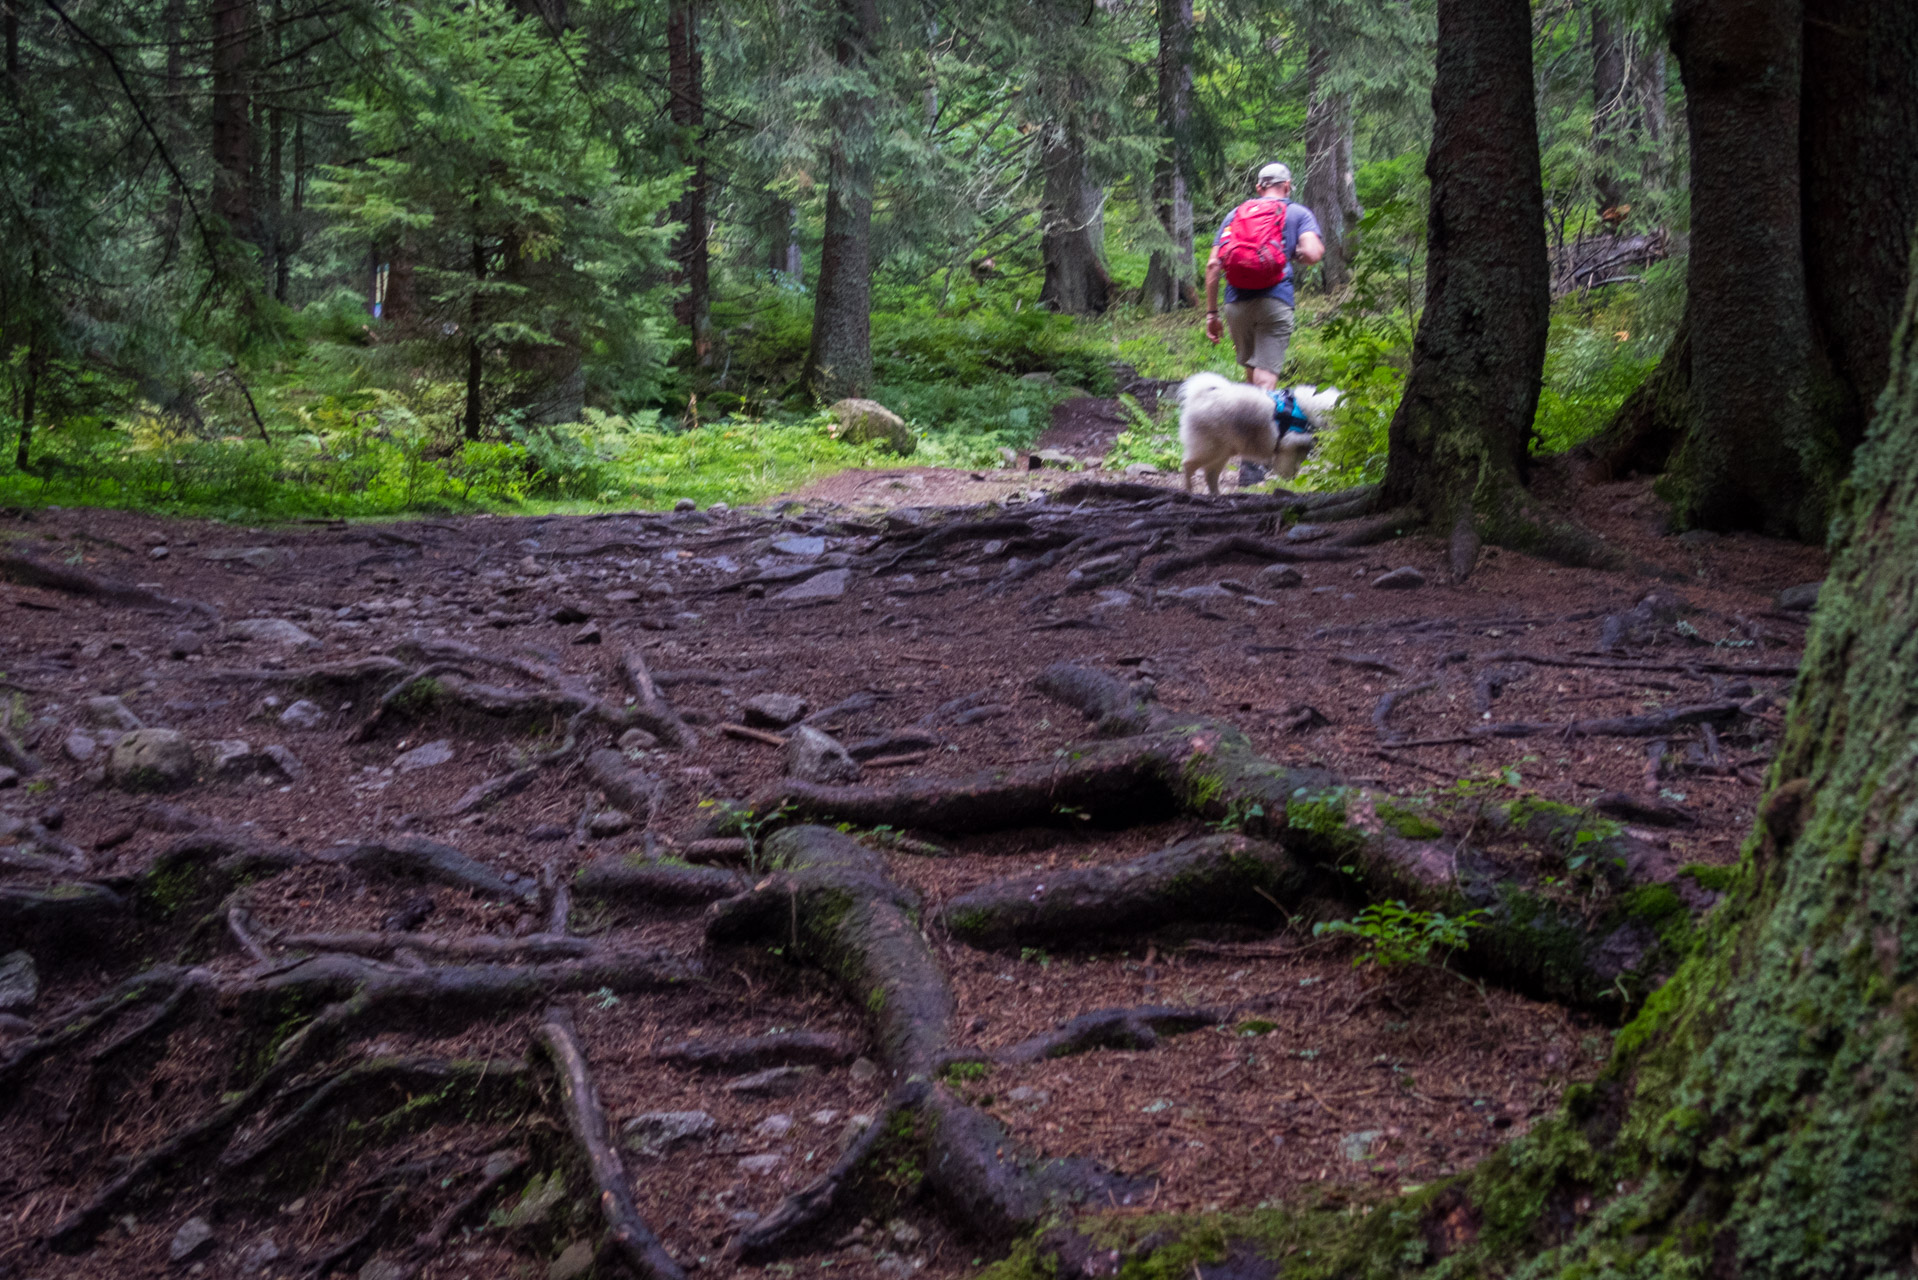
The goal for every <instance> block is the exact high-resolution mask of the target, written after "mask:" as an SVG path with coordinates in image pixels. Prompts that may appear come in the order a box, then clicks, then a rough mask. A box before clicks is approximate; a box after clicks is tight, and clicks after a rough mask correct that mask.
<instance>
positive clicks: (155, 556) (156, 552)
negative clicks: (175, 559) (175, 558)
mask: <svg viewBox="0 0 1918 1280" xmlns="http://www.w3.org/2000/svg"><path fill="white" fill-rule="evenodd" d="M172 554H173V553H172V552H170V551H168V550H167V549H166V548H165V547H154V548H153V549H152V550H150V551H148V552H147V559H149V560H164V559H166V558H167V557H168V556H170V555H172Z"/></svg>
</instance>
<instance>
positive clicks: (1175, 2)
mask: <svg viewBox="0 0 1918 1280" xmlns="http://www.w3.org/2000/svg"><path fill="white" fill-rule="evenodd" d="M1192 29H1193V17H1192V0H1159V137H1160V139H1161V142H1162V145H1163V146H1164V147H1165V154H1163V155H1162V156H1161V157H1160V158H1159V163H1158V167H1157V169H1156V171H1155V172H1154V174H1153V180H1152V198H1153V200H1154V201H1155V202H1156V204H1157V206H1158V217H1159V225H1160V226H1161V227H1162V228H1164V230H1165V234H1166V236H1167V238H1169V239H1170V240H1171V241H1172V247H1171V248H1170V249H1169V250H1168V249H1156V250H1154V251H1153V253H1152V259H1151V261H1150V262H1149V263H1148V264H1147V266H1146V273H1145V301H1146V304H1147V305H1148V306H1150V307H1151V308H1152V309H1153V310H1154V311H1158V312H1166V311H1174V310H1177V309H1178V308H1179V307H1182V306H1186V307H1189V306H1192V305H1193V299H1194V298H1196V297H1197V294H1196V293H1195V292H1194V290H1193V283H1192V280H1193V266H1192Z"/></svg>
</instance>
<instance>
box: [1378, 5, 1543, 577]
mask: <svg viewBox="0 0 1918 1280" xmlns="http://www.w3.org/2000/svg"><path fill="white" fill-rule="evenodd" d="M1432 107H1433V112H1434V116H1435V120H1434V126H1433V135H1432V149H1431V152H1430V154H1429V155H1428V157H1427V159H1426V164H1425V171H1426V175H1427V177H1428V178H1429V179H1430V181H1431V185H1432V206H1431V213H1430V216H1429V220H1428V224H1427V228H1428V229H1427V234H1428V238H1429V244H1430V248H1429V252H1428V256H1427V260H1426V276H1425V288H1426V306H1425V312H1424V315H1423V316H1422V317H1421V318H1420V320H1419V327H1418V333H1417V336H1416V337H1415V338H1414V340H1413V344H1412V370H1411V373H1410V375H1409V376H1408V377H1407V379H1406V383H1405V392H1404V396H1403V398H1402V399H1401V400H1400V401H1399V407H1398V411H1397V412H1396V413H1395V414H1394V415H1393V418H1392V425H1391V428H1390V435H1389V440H1388V446H1387V461H1386V473H1385V479H1384V482H1383V484H1382V486H1381V492H1380V505H1381V506H1382V507H1386V508H1392V507H1411V508H1414V509H1416V510H1418V511H1419V512H1421V513H1423V515H1424V516H1425V518H1426V519H1428V520H1431V521H1434V522H1439V523H1442V524H1444V525H1446V526H1452V525H1453V524H1454V522H1457V527H1458V528H1460V529H1464V528H1465V527H1466V526H1467V525H1468V524H1469V525H1470V527H1471V528H1472V529H1473V530H1477V531H1480V532H1482V533H1483V534H1484V535H1485V536H1489V537H1491V538H1492V539H1493V540H1495V541H1505V542H1511V543H1514V544H1515V545H1523V544H1524V532H1523V531H1524V527H1525V525H1526V523H1527V521H1526V519H1525V516H1524V514H1523V511H1522V504H1521V502H1520V492H1519V490H1520V486H1521V485H1522V483H1523V480H1524V477H1525V473H1526V460H1527V443H1528V440H1529V438H1530V434H1531V429H1532V419H1533V416H1534V414H1535V412H1536V410H1537V407H1538V391H1539V383H1540V377H1541V374H1542V372H1543V370H1544V366H1545V340H1546V327H1547V321H1548V317H1549V312H1550V306H1551V302H1550V269H1549V267H1548V264H1547V262H1546V254H1545V207H1544V194H1543V191H1542V188H1541V185H1540V176H1539V154H1538V121H1537V117H1536V115H1535V113H1534V109H1533V104H1532V45H1531V15H1530V9H1529V7H1528V6H1527V4H1526V3H1525V0H1483V2H1482V3H1471V2H1468V0H1439V6H1438V63H1437V74H1436V79H1435V80H1434V82H1433V85H1432ZM1470 560H1471V557H1470V556H1466V557H1465V558H1464V562H1463V563H1461V564H1457V565H1455V571H1457V572H1459V573H1464V572H1469V570H1470V568H1471V564H1470Z"/></svg>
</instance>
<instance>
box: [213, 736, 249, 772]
mask: <svg viewBox="0 0 1918 1280" xmlns="http://www.w3.org/2000/svg"><path fill="white" fill-rule="evenodd" d="M200 750H201V752H202V753H203V754H204V755H205V757H206V767H207V772H209V773H212V774H214V775H216V776H225V775H228V774H236V773H245V772H246V771H247V770H249V769H251V768H252V767H253V766H254V764H255V763H256V760H257V758H256V757H255V756H254V754H253V747H252V744H250V743H248V742H247V741H246V740H245V739H244V738H215V739H214V740H213V741H211V742H203V743H201V744H200Z"/></svg>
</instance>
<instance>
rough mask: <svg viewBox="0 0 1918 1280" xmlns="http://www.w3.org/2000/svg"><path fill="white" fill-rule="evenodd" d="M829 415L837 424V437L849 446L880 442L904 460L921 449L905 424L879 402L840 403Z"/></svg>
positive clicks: (830, 410) (832, 406)
mask: <svg viewBox="0 0 1918 1280" xmlns="http://www.w3.org/2000/svg"><path fill="white" fill-rule="evenodd" d="M826 412H827V413H830V414H831V415H832V416H833V418H834V419H835V421H836V431H835V433H836V434H837V435H838V437H839V438H840V439H841V440H844V441H846V442H847V443H848V444H865V443H867V442H868V441H881V442H883V443H884V444H886V445H887V446H888V447H889V448H891V450H892V451H893V452H894V453H897V454H899V455H900V456H902V457H903V456H905V455H906V454H909V453H911V452H912V451H913V450H914V449H916V448H918V447H919V441H918V440H917V439H916V438H915V437H914V436H913V434H912V428H910V427H908V426H907V425H906V420H905V419H904V418H902V417H900V416H899V415H898V414H896V413H894V412H893V411H892V410H891V409H888V408H887V407H886V406H885V405H883V404H880V403H879V402H878V401H877V400H861V399H857V398H851V399H846V400H840V401H837V402H835V403H833V404H831V405H829V406H827V409H826Z"/></svg>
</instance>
